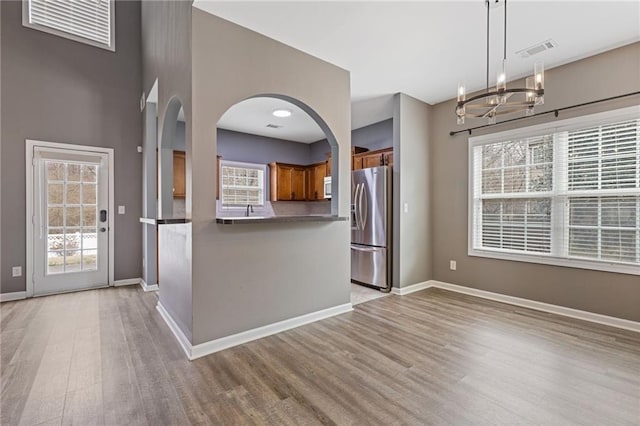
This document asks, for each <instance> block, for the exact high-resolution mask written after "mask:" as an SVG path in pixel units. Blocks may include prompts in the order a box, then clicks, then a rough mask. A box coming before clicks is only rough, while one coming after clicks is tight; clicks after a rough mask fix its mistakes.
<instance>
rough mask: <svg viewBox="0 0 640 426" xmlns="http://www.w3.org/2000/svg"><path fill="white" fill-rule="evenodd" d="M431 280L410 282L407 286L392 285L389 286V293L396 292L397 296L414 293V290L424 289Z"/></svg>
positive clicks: (429, 284) (428, 285) (429, 285)
mask: <svg viewBox="0 0 640 426" xmlns="http://www.w3.org/2000/svg"><path fill="white" fill-rule="evenodd" d="M431 286H432V285H431V281H424V282H421V283H417V284H412V285H410V286H407V287H393V288H391V293H393V294H397V295H398V296H404V295H406V294H410V293H415V292H416V291H420V290H424V289H425V288H429V287H431Z"/></svg>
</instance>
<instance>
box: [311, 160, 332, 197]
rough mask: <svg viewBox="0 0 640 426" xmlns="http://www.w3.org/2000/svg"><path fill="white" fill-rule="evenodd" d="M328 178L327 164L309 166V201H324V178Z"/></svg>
mask: <svg viewBox="0 0 640 426" xmlns="http://www.w3.org/2000/svg"><path fill="white" fill-rule="evenodd" d="M325 176H327V163H326V162H324V163H318V164H312V165H311V166H307V199H308V200H312V201H315V200H323V199H324V178H325Z"/></svg>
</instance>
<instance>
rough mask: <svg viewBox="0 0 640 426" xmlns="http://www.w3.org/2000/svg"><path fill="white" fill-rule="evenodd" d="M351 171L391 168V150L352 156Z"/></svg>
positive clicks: (379, 150)
mask: <svg viewBox="0 0 640 426" xmlns="http://www.w3.org/2000/svg"><path fill="white" fill-rule="evenodd" d="M352 164H353V170H359V169H367V168H369V167H379V166H393V148H386V149H378V150H376V151H368V152H363V153H360V154H354V155H353V160H352Z"/></svg>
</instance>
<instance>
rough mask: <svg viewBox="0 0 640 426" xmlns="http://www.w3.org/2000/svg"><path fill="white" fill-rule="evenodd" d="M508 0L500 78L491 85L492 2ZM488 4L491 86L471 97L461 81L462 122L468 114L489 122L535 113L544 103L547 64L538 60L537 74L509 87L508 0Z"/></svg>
mask: <svg viewBox="0 0 640 426" xmlns="http://www.w3.org/2000/svg"><path fill="white" fill-rule="evenodd" d="M492 1H493V2H495V3H500V2H503V3H504V55H503V58H502V61H501V63H500V65H499V66H498V73H497V78H496V86H495V87H492V88H490V87H489V15H490V13H489V8H490V3H491V2H492ZM485 4H486V6H487V89H486V92H483V93H481V94H479V95H475V96H473V97H471V98H469V99H467V97H466V91H465V87H464V84H458V104H457V105H456V117H457V119H458V120H457V121H458V124H464V120H465V118H486V119H487V120H488V123H489V124H495V123H496V117H497V116H500V115H506V114H513V113H517V112H524V113H525V115H533V114H534V107H535V105H541V104H543V103H544V66H543V64H542V62H537V63H536V64H535V65H534V67H533V75H532V76H530V77H527V78H526V80H525V87H512V88H507V69H506V67H507V0H485Z"/></svg>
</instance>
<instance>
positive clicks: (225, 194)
mask: <svg viewBox="0 0 640 426" xmlns="http://www.w3.org/2000/svg"><path fill="white" fill-rule="evenodd" d="M265 171H266V166H265V165H264V164H252V163H237V162H232V161H221V163H220V185H221V186H220V189H221V191H220V198H221V202H222V205H223V206H225V207H234V206H235V207H239V206H243V207H244V206H247V205H248V204H251V205H253V206H264V200H265V180H264V176H265Z"/></svg>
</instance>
